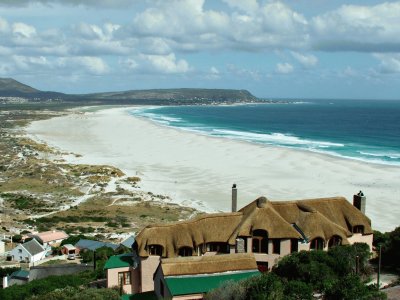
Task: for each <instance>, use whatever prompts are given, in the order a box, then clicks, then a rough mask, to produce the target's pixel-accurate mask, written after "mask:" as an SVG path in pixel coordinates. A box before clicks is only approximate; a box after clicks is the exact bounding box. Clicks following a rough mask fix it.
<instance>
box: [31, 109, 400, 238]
mask: <svg viewBox="0 0 400 300" xmlns="http://www.w3.org/2000/svg"><path fill="white" fill-rule="evenodd" d="M132 109H134V108H132V107H130V108H127V107H123V108H121V107H120V108H109V109H102V110H95V111H87V112H85V113H83V114H70V115H68V116H63V117H57V118H53V119H49V120H44V121H36V122H33V123H32V124H30V125H29V126H28V127H27V128H26V132H27V134H28V135H29V136H30V137H32V138H33V139H35V140H37V141H41V142H45V143H47V144H48V145H49V146H52V147H55V148H57V149H60V150H62V151H65V152H72V153H75V154H80V155H82V156H75V155H66V156H65V159H66V160H67V161H68V162H71V163H89V164H107V165H112V166H115V167H118V168H120V169H121V170H122V171H124V172H125V173H126V174H127V175H130V176H139V177H141V178H142V182H141V189H142V190H144V191H149V192H152V193H154V194H163V195H168V196H169V197H171V201H173V202H175V203H180V204H182V205H186V206H191V207H194V208H197V209H200V210H204V211H229V210H230V207H231V203H230V195H231V186H232V184H233V183H236V184H237V185H238V198H239V200H238V202H239V203H238V206H239V207H242V206H244V205H246V204H247V203H249V202H251V201H252V200H254V199H256V198H257V197H259V196H261V195H263V196H266V197H267V198H269V199H270V200H296V199H306V198H318V197H331V196H344V197H346V198H347V199H348V200H349V201H352V196H353V194H354V193H357V192H358V191H359V190H362V191H363V192H364V193H365V194H366V196H367V215H368V217H370V218H371V220H372V227H373V228H374V229H377V230H380V231H388V230H392V229H394V228H395V227H396V226H399V225H400V221H399V218H400V206H399V205H397V204H398V203H400V167H393V166H387V165H378V164H368V163H363V162H358V161H353V160H348V159H341V158H336V157H331V156H328V155H322V154H317V153H311V152H306V151H298V150H292V149H286V148H278V147H266V146H261V145H255V144H250V143H247V142H240V141H234V140H230V139H226V138H213V137H208V136H204V135H199V134H196V133H192V132H185V131H181V130H177V129H172V128H167V127H163V126H160V125H158V124H155V123H153V122H151V121H149V120H146V119H142V118H138V117H133V116H131V115H129V114H128V112H129V110H132Z"/></svg>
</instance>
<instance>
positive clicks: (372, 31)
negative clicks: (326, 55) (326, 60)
mask: <svg viewBox="0 0 400 300" xmlns="http://www.w3.org/2000/svg"><path fill="white" fill-rule="evenodd" d="M399 20H400V2H385V3H382V4H378V5H375V6H361V5H343V6H341V7H340V8H338V9H336V10H334V11H330V12H327V13H325V14H322V15H319V16H317V17H315V18H313V19H312V22H311V24H312V32H311V33H312V35H313V47H314V48H316V49H320V50H326V51H367V52H368V51H372V52H373V51H375V52H387V51H389V52H390V51H400V22H399Z"/></svg>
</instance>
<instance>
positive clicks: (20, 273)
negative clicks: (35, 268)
mask: <svg viewBox="0 0 400 300" xmlns="http://www.w3.org/2000/svg"><path fill="white" fill-rule="evenodd" d="M10 277H11V278H22V279H28V278H29V271H27V270H22V269H21V270H18V271H15V272H13V273H11V275H10Z"/></svg>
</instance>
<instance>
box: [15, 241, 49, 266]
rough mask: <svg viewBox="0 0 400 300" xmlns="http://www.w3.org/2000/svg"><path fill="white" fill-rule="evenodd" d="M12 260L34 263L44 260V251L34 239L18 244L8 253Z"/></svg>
mask: <svg viewBox="0 0 400 300" xmlns="http://www.w3.org/2000/svg"><path fill="white" fill-rule="evenodd" d="M10 255H11V257H12V260H15V261H22V262H27V263H35V262H37V261H40V260H42V259H44V258H45V256H46V250H45V249H44V248H43V246H42V245H40V244H39V242H38V241H37V240H35V239H32V240H30V241H29V242H26V243H23V244H19V245H18V246H16V247H15V248H14V249H13V250H11V251H10Z"/></svg>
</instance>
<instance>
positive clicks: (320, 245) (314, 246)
mask: <svg viewBox="0 0 400 300" xmlns="http://www.w3.org/2000/svg"><path fill="white" fill-rule="evenodd" d="M323 249H324V240H323V239H321V238H315V239H313V240H312V241H311V243H310V250H323Z"/></svg>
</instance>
